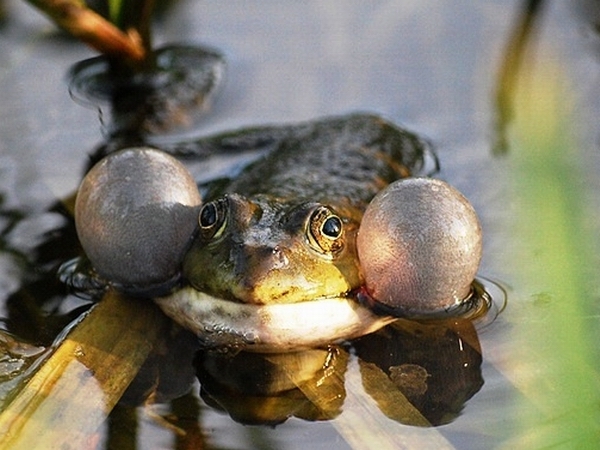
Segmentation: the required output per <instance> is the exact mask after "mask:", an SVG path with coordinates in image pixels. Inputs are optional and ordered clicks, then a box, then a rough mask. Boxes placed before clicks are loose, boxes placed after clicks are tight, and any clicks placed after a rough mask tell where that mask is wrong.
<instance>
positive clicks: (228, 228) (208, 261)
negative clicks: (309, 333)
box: [183, 194, 362, 304]
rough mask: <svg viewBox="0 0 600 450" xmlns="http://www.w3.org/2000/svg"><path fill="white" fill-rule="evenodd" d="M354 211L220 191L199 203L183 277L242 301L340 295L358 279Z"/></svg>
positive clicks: (197, 286) (270, 301)
mask: <svg viewBox="0 0 600 450" xmlns="http://www.w3.org/2000/svg"><path fill="white" fill-rule="evenodd" d="M360 216H361V214H360V213H359V212H357V211H356V210H353V209H351V208H339V207H338V208H334V207H330V206H328V205H324V204H320V203H315V202H312V201H302V200H296V201H292V202H290V201H283V200H282V199H279V198H273V197H270V196H267V195H256V196H252V197H250V198H246V197H243V196H241V195H238V194H227V195H224V196H223V197H220V198H218V199H216V200H213V201H211V202H208V203H206V204H205V205H204V206H203V207H202V209H201V210H200V213H199V218H198V223H199V228H198V233H197V236H196V237H195V239H194V242H193V244H192V246H191V248H190V250H189V251H188V253H187V255H186V257H185V259H184V263H183V274H184V277H185V278H186V279H187V280H188V281H189V282H190V284H191V285H192V286H193V287H194V288H195V289H197V290H199V291H201V292H204V293H207V294H209V295H212V296H215V297H219V298H223V299H228V300H234V301H238V302H242V303H250V304H274V303H296V302H302V301H307V300H313V299H316V298H328V297H339V296H340V295H342V294H345V293H346V292H348V291H349V290H351V289H353V288H356V287H358V286H360V285H361V284H362V277H361V274H360V270H359V264H358V258H357V254H356V247H355V240H356V233H357V230H358V226H359V221H360Z"/></svg>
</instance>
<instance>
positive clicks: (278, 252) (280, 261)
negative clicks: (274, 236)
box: [271, 245, 290, 269]
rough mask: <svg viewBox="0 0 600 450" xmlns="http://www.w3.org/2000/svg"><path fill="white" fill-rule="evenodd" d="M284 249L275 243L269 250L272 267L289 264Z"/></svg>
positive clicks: (280, 267) (282, 266)
mask: <svg viewBox="0 0 600 450" xmlns="http://www.w3.org/2000/svg"><path fill="white" fill-rule="evenodd" d="M286 253H287V252H286V251H285V250H284V249H282V248H281V247H279V246H278V245H276V246H275V247H273V249H272V250H271V261H272V263H273V269H282V268H284V267H286V266H288V265H289V263H290V260H289V258H288V257H287V255H286Z"/></svg>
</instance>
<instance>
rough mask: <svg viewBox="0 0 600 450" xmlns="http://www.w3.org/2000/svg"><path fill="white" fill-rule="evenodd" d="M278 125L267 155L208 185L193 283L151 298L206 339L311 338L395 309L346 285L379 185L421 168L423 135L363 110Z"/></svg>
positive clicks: (344, 334) (190, 269) (375, 322)
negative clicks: (376, 308) (362, 300)
mask: <svg viewBox="0 0 600 450" xmlns="http://www.w3.org/2000/svg"><path fill="white" fill-rule="evenodd" d="M277 133H278V136H277V138H276V141H277V145H275V146H274V148H272V149H270V151H268V152H267V153H266V155H265V156H264V157H262V158H260V159H259V160H257V161H255V162H254V163H252V164H250V165H249V166H247V167H246V168H245V169H244V170H242V171H241V172H240V173H239V174H238V176H237V177H235V178H233V179H231V180H227V181H225V182H224V183H223V182H221V183H215V184H214V185H212V186H209V187H208V189H207V192H206V193H205V199H204V202H203V206H202V208H201V209H200V212H199V214H198V227H197V230H196V233H195V235H194V237H193V241H192V243H191V246H190V248H189V250H188V251H187V253H186V255H185V257H184V260H183V266H182V276H183V279H184V280H185V281H186V283H187V284H188V285H187V286H186V287H184V288H182V289H180V290H179V291H177V292H175V293H174V294H172V295H169V296H166V297H162V298H158V299H157V302H158V304H159V305H160V306H161V308H163V310H164V311H165V312H166V313H167V314H168V315H170V316H171V317H173V318H174V319H175V320H177V321H178V322H180V323H182V324H184V326H186V327H187V328H190V329H192V330H194V331H195V332H196V333H197V334H198V335H199V336H200V337H201V339H203V340H204V341H205V343H206V344H207V345H209V346H210V345H218V344H221V343H226V344H228V345H240V346H242V347H244V348H253V349H259V350H269V349H270V348H277V349H281V348H299V347H310V346H312V345H315V344H319V343H323V342H327V340H336V339H339V338H348V337H353V336H357V335H361V334H364V333H366V332H370V331H372V330H374V329H377V328H380V327H381V326H383V325H385V324H387V323H389V322H390V321H391V320H393V319H391V318H390V317H380V316H378V315H376V314H374V313H372V312H371V311H370V310H369V309H368V308H365V307H363V306H362V305H360V304H359V303H358V302H357V301H356V298H355V296H354V295H353V292H354V291H355V290H356V289H358V288H360V287H361V286H362V285H363V284H364V279H363V276H362V273H361V269H360V264H359V260H358V256H357V251H356V234H357V231H358V228H359V225H360V221H361V218H362V216H363V213H364V211H365V208H366V207H367V205H368V204H369V202H370V201H371V199H372V198H373V197H374V196H375V195H376V194H377V193H378V192H379V191H380V190H381V189H383V188H384V187H386V186H387V185H388V184H390V183H391V182H393V181H394V180H397V179H401V178H405V177H409V176H411V175H413V174H415V173H416V172H418V171H419V170H421V169H422V168H423V165H424V160H425V158H424V155H425V154H426V145H425V143H424V142H423V140H422V139H421V138H419V137H418V136H417V135H416V134H414V133H411V132H409V131H407V130H404V129H401V128H399V127H397V126H395V125H392V124H391V123H389V122H387V121H385V120H383V119H382V118H380V117H378V116H375V115H370V114H354V115H350V116H346V117H334V118H328V119H323V120H320V121H315V122H310V123H306V124H300V125H295V126H290V127H287V128H285V129H280V130H278V131H277ZM267 134H268V133H266V134H265V136H266V135H267ZM258 136H261V133H260V132H257V131H256V130H255V131H254V132H252V133H250V134H247V135H246V138H247V139H250V141H251V142H259V141H260V139H257V137H258ZM263 137H264V136H263ZM267 140H268V141H269V139H267ZM269 142H270V141H269Z"/></svg>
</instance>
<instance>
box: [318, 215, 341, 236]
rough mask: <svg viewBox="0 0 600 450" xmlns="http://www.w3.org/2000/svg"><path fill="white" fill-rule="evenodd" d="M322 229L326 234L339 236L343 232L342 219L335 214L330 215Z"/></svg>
mask: <svg viewBox="0 0 600 450" xmlns="http://www.w3.org/2000/svg"><path fill="white" fill-rule="evenodd" d="M321 230H322V231H323V234H324V235H325V236H329V237H331V238H337V237H339V235H340V233H341V232H342V221H341V220H340V219H339V218H338V217H335V216H333V217H329V218H328V219H327V220H326V221H325V222H323V227H322V228H321Z"/></svg>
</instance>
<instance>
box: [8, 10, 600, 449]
mask: <svg viewBox="0 0 600 450" xmlns="http://www.w3.org/2000/svg"><path fill="white" fill-rule="evenodd" d="M3 5H4V18H3V22H2V23H1V24H0V64H1V65H0V194H1V197H0V199H1V201H2V204H1V205H0V206H1V208H2V211H3V215H2V216H1V217H0V221H1V222H0V230H2V229H3V227H8V226H9V225H10V227H9V228H5V231H4V232H3V235H2V237H3V247H0V316H3V317H6V316H7V311H6V304H5V303H6V299H7V298H8V297H9V296H10V295H11V294H12V293H14V292H16V291H18V289H19V288H20V287H21V286H22V285H23V284H24V283H26V282H27V280H28V279H30V278H31V274H29V273H28V272H27V271H28V270H29V269H28V267H27V265H26V264H24V263H23V255H25V257H27V256H31V252H33V250H34V248H35V247H36V245H37V244H39V243H40V242H42V240H43V239H44V236H47V233H51V232H52V230H54V229H56V228H58V227H59V226H61V225H62V223H63V219H62V218H61V217H60V216H59V215H58V214H56V213H53V212H48V208H49V207H50V206H51V205H52V204H53V203H55V202H56V200H57V199H61V198H65V197H67V196H69V195H70V194H71V193H73V192H74V190H75V189H76V188H77V186H78V183H79V181H80V179H81V176H82V173H83V170H84V168H85V166H86V164H87V155H88V154H89V153H91V152H92V151H93V149H94V148H95V147H96V146H97V145H98V144H99V143H100V142H101V140H102V136H101V134H100V126H99V121H98V117H97V113H96V111H94V110H93V109H91V108H86V107H84V106H82V105H80V104H77V103H76V102H74V101H73V100H72V99H71V98H70V96H69V94H68V91H67V84H66V73H67V71H68V70H69V68H70V66H71V65H72V64H73V63H75V62H77V61H79V60H82V59H84V58H87V57H90V56H92V55H93V53H92V52H91V51H89V50H88V49H87V48H85V47H84V46H83V45H81V44H79V43H77V42H73V41H71V40H70V39H68V38H66V37H65V36H63V35H61V34H60V33H57V32H56V31H55V29H54V28H53V27H52V25H51V24H49V22H48V21H47V20H46V19H45V18H44V17H42V16H41V15H40V14H39V13H38V12H37V11H35V10H33V9H32V8H31V7H29V6H28V5H26V4H24V3H23V2H17V1H5V2H3ZM596 5H597V2H593V1H575V2H559V1H555V2H547V4H546V7H545V9H544V10H543V14H542V16H541V17H540V18H539V19H540V20H539V28H538V29H537V33H536V35H535V36H534V37H533V39H532V42H531V43H530V45H529V46H528V51H527V52H526V54H525V61H526V69H524V72H526V73H527V74H529V75H530V76H532V77H534V79H535V76H536V73H538V72H536V71H539V70H541V69H540V67H541V66H540V65H536V62H539V61H540V60H542V59H544V58H550V59H551V60H552V61H554V62H555V63H556V65H557V66H559V67H561V68H562V69H563V70H564V71H565V73H566V74H567V83H568V88H569V90H570V91H571V92H572V98H571V102H570V103H569V104H565V109H566V110H568V111H569V112H571V113H573V116H572V117H573V118H574V119H575V120H574V122H573V123H572V127H571V131H572V133H573V134H574V137H575V139H574V141H575V142H577V145H578V146H579V153H578V157H577V158H578V159H577V160H574V161H573V164H574V165H575V166H577V167H578V168H580V169H581V176H580V178H579V179H578V183H580V185H578V186H577V188H580V191H581V196H582V198H583V199H584V200H585V202H586V207H587V208H588V210H589V220H588V223H587V224H586V225H587V226H588V227H589V229H590V230H591V231H592V235H597V233H598V229H599V226H600V220H599V218H598V213H597V212H598V206H599V202H600V200H599V199H598V196H597V195H595V193H596V192H597V191H598V189H599V187H600V186H599V183H600V177H598V176H597V171H598V167H599V163H600V158H599V157H598V117H599V114H600V95H598V81H599V80H600V64H599V62H600V36H598V34H597V31H596V30H597V28H596V27H597V26H598V23H597V22H596V18H598V20H600V7H597V6H596ZM521 6H522V2H519V1H510V2H507V1H494V0H487V1H480V2H465V1H455V2H444V1H441V0H433V1H421V2H417V1H398V0H396V1H377V2H369V3H368V4H367V2H360V1H344V2H339V1H308V2H291V1H288V2H281V1H268V0H267V1H261V2H249V1H228V2H221V1H201V2H196V1H191V0H190V1H180V2H178V4H177V5H175V7H173V9H172V10H171V11H170V12H169V14H167V15H166V16H165V17H164V18H162V19H161V20H160V22H159V23H158V24H157V26H156V29H155V33H156V41H157V43H158V44H160V43H167V42H169V43H171V42H191V43H201V44H205V45H209V46H213V47H215V48H218V49H220V50H221V51H222V52H223V53H224V54H225V56H226V58H227V60H228V69H227V76H226V81H225V84H224V86H223V88H222V90H221V92H220V95H219V96H218V97H217V98H216V100H215V102H214V104H213V106H212V108H211V110H210V111H209V112H208V113H207V114H206V115H204V116H203V117H202V118H201V119H200V120H199V121H198V123H197V126H196V128H195V129H194V130H192V131H187V132H186V133H187V134H188V135H197V134H208V133H212V132H216V131H224V130H228V129H232V128H238V127H241V126H248V125H260V124H267V123H268V124H271V123H280V122H294V121H299V120H310V119H314V118H317V117H320V116H325V115H332V114H343V113H348V112H352V111H356V110H360V111H372V112H376V113H379V114H381V115H383V116H384V117H386V118H388V119H390V120H391V121H393V122H396V123H399V124H402V125H405V126H407V127H408V128H411V129H413V130H415V131H417V132H418V133H420V134H422V135H423V136H425V137H426V138H427V139H429V140H430V141H431V142H432V143H433V145H434V146H435V148H436V151H437V154H438V156H439V159H440V162H441V167H442V170H441V173H440V177H441V178H443V179H445V180H447V181H449V182H450V183H451V184H453V185H454V186H456V187H457V188H458V189H460V190H461V191H462V192H463V193H464V194H465V195H466V196H467V197H468V198H469V199H470V200H471V202H472V203H473V205H474V206H475V208H476V210H477V211H478V213H479V215H480V218H481V221H482V224H483V230H484V257H483V261H482V265H481V270H480V273H481V274H482V275H483V276H485V277H489V278H491V279H495V280H499V281H500V282H502V283H503V285H505V286H506V287H507V290H508V306H507V308H506V310H505V311H504V312H503V313H502V314H501V315H500V317H499V318H498V319H497V320H496V321H495V322H494V323H493V324H492V325H490V326H488V327H486V328H485V329H483V330H480V333H479V339H480V343H481V347H482V352H483V364H482V367H481V370H482V375H483V379H484V381H485V384H484V385H483V387H482V388H481V390H480V391H479V392H478V393H477V394H476V395H475V396H474V397H473V398H471V399H470V400H469V401H468V402H467V403H466V405H465V408H464V410H463V413H462V415H460V417H458V418H457V419H456V420H454V421H453V422H452V423H450V424H448V425H444V426H442V427H439V428H436V429H419V428H414V427H406V426H403V425H399V424H397V423H396V422H393V421H392V420H389V419H382V420H384V421H385V422H384V423H386V427H388V430H389V431H390V433H394V434H397V435H398V436H403V435H404V436H408V437H409V439H416V440H414V441H409V442H420V443H421V445H422V448H427V447H428V446H429V445H431V446H434V445H435V446H439V445H440V442H441V443H442V444H443V445H446V446H447V447H449V448H453V447H455V448H461V449H462V448H497V447H500V448H502V447H505V446H506V447H509V446H511V443H514V442H521V444H522V443H523V441H518V440H517V441H515V439H516V438H515V436H519V435H520V433H521V432H522V430H520V424H519V423H518V419H516V417H517V416H518V415H517V409H519V414H521V413H523V411H522V410H523V408H532V411H531V412H532V413H535V409H536V408H537V406H535V404H529V403H527V402H525V403H522V402H520V399H521V398H522V397H525V398H526V397H527V396H528V387H529V386H531V385H532V384H536V383H538V384H539V383H543V382H544V371H543V367H544V365H545V362H544V361H543V359H542V356H540V360H536V355H537V353H536V351H535V350H531V351H528V348H529V347H530V346H531V342H529V341H526V340H525V339H524V338H523V336H524V335H526V334H523V333H520V332H519V331H520V330H523V329H527V327H528V326H529V325H530V324H531V323H538V322H540V321H542V322H543V320H544V309H543V308H544V302H545V301H548V299H550V300H552V295H553V293H552V292H551V291H548V289H547V287H546V286H544V285H543V284H540V282H538V280H535V279H524V277H523V276H521V267H523V265H535V264H536V261H537V260H538V258H539V256H540V254H543V253H544V252H545V251H547V250H546V249H544V248H534V247H532V246H529V245H528V243H527V242H518V241H516V240H515V235H514V225H515V223H518V221H519V217H518V216H517V214H516V206H515V198H516V197H517V196H518V195H519V193H518V192H515V189H514V187H513V185H512V181H511V177H510V176H509V174H510V171H511V170H512V160H511V153H510V152H511V151H514V149H510V148H509V153H508V154H507V155H505V156H494V155H493V152H492V147H493V144H494V142H495V134H494V132H495V128H494V120H495V117H496V110H495V104H494V91H495V88H496V83H497V75H498V71H499V66H500V61H501V59H502V56H503V54H504V51H505V48H506V44H507V41H508V39H509V34H510V32H511V30H512V28H513V26H514V24H515V21H516V20H517V18H518V14H519V10H520V8H521ZM216 169H217V170H220V169H219V168H218V167H217V168H216ZM195 170H196V171H199V170H204V168H203V167H195ZM15 218H18V220H16V221H15V220H13V219H15ZM6 230H8V231H6ZM590 246H591V247H593V248H594V249H595V248H596V247H597V242H590ZM14 250H18V251H14ZM592 272H593V270H592ZM591 278H593V273H592V274H591ZM592 291H593V293H592V295H591V296H590V298H589V302H590V304H594V302H597V297H598V283H597V282H596V283H593V284H592ZM79 304H80V303H79V301H78V300H76V299H75V298H72V297H68V298H67V299H65V298H63V297H57V298H56V300H55V302H54V303H53V304H52V306H51V307H52V308H56V309H57V310H63V311H65V312H67V311H70V310H71V309H72V308H74V307H76V306H78V305H79ZM595 309H596V310H597V308H595ZM596 312H597V311H596ZM587 319H588V320H587V322H586V323H588V324H591V328H592V329H594V330H597V327H598V315H597V314H590V316H589V317H587ZM32 326H34V325H32ZM565 326H568V324H565ZM548 333H552V330H551V329H549V330H548ZM534 338H535V339H537V338H539V339H540V340H543V339H544V336H542V335H539V336H536V337H534ZM534 347H535V346H532V348H534ZM573 351H577V349H573ZM556 358H560V355H556ZM356 376H358V375H357V369H356V367H353V366H352V365H351V366H350V368H349V371H348V374H347V378H349V379H350V380H352V377H356ZM350 382H351V381H350ZM350 382H349V383H350ZM194 392H197V386H196V387H195V391H194ZM528 405H529V406H528ZM164 408H165V409H166V408H167V406H165V407H164ZM348 414H350V413H348ZM557 414H558V416H560V413H559V412H557ZM343 420H344V419H343V418H338V419H336V420H335V421H333V422H334V423H333V424H332V422H319V423H311V422H305V421H302V420H300V419H290V420H288V421H287V422H285V423H284V424H282V425H279V426H278V427H276V428H274V429H272V428H262V427H247V426H243V425H239V424H237V423H235V422H233V421H232V420H231V419H230V418H229V417H228V416H227V415H225V414H223V413H218V412H215V411H214V410H212V409H211V408H208V407H203V408H202V411H201V419H200V421H201V426H202V428H203V430H204V432H205V433H206V436H207V441H208V442H209V443H210V445H211V446H214V447H215V448H285V449H294V448H298V449H300V448H328V449H330V448H340V449H342V448H349V446H348V444H347V443H346V442H345V441H344V439H343V438H342V437H340V436H339V435H338V433H337V432H336V430H335V428H334V426H335V422H336V421H341V422H343ZM138 436H139V438H138V443H139V448H170V446H171V445H172V442H173V439H174V437H173V435H172V432H171V431H170V430H168V429H166V428H164V427H161V426H160V425H158V424H157V423H156V422H154V421H152V420H150V419H148V418H145V417H144V416H142V418H141V420H140V425H139V429H138Z"/></svg>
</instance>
